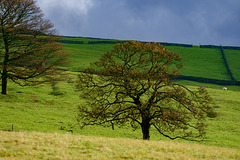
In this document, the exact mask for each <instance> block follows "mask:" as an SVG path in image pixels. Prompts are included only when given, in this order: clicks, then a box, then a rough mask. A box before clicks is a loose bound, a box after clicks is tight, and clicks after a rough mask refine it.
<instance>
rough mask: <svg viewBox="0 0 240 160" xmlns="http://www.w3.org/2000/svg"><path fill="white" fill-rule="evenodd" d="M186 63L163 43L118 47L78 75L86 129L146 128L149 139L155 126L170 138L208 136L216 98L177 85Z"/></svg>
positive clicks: (82, 123)
mask: <svg viewBox="0 0 240 160" xmlns="http://www.w3.org/2000/svg"><path fill="white" fill-rule="evenodd" d="M181 59H182V58H181V56H180V55H179V54H177V53H174V52H171V51H169V50H168V49H166V48H165V47H164V46H162V45H160V44H159V43H143V42H137V41H129V42H126V43H119V44H116V45H115V46H114V47H113V50H112V51H110V52H107V53H105V54H104V55H103V56H102V57H101V58H100V59H99V61H97V62H95V63H93V64H91V67H89V68H88V69H86V70H85V71H84V73H80V74H79V76H78V83H77V86H76V87H77V89H78V90H79V91H80V93H81V98H82V99H83V100H84V101H83V102H82V104H81V105H80V106H79V107H78V108H79V112H78V116H77V119H78V122H79V124H80V126H81V127H84V126H86V125H104V126H109V127H114V125H120V126H121V125H131V126H132V127H133V128H134V129H136V128H137V127H141V129H142V134H143V139H147V140H148V139H150V127H151V126H152V127H153V128H155V129H156V130H157V131H158V132H159V133H160V134H161V135H163V136H166V137H168V138H170V139H176V138H182V139H188V140H196V139H198V138H201V137H204V135H205V129H206V125H205V118H206V115H207V114H212V113H214V112H213V109H212V107H211V106H210V104H209V102H210V101H211V98H210V96H209V94H208V93H207V91H206V90H205V89H204V88H199V89H198V90H196V91H191V90H190V89H188V88H187V87H185V86H182V85H179V84H174V83H173V82H172V81H171V79H170V76H173V77H176V76H178V75H179V69H180V68H181V67H182V63H181Z"/></svg>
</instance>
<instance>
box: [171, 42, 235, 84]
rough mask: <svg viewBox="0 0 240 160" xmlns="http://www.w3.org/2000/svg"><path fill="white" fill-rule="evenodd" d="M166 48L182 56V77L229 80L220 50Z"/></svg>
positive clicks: (196, 47) (195, 47)
mask: <svg viewBox="0 0 240 160" xmlns="http://www.w3.org/2000/svg"><path fill="white" fill-rule="evenodd" d="M167 48H168V49H169V50H172V51H174V52H177V53H180V54H181V55H182V57H183V64H184V67H183V69H182V71H181V73H182V75H185V76H196V77H204V78H212V79H220V80H231V78H230V76H229V75H228V72H227V69H226V66H225V64H224V60H223V58H222V55H221V50H220V49H209V48H199V47H198V46H194V47H192V48H187V47H175V46H168V47H167Z"/></svg>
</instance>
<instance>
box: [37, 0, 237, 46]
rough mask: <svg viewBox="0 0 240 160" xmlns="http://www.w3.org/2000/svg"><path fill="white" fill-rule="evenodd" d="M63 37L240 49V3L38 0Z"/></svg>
mask: <svg viewBox="0 0 240 160" xmlns="http://www.w3.org/2000/svg"><path fill="white" fill-rule="evenodd" d="M37 3H38V5H39V6H40V8H41V9H42V11H43V12H44V14H45V17H46V18H47V19H49V20H50V21H51V22H52V23H53V24H54V26H55V28H56V29H57V30H58V32H59V34H60V35H64V36H84V37H95V38H110V39H120V40H141V41H151V42H152V41H155V42H172V43H187V44H196V45H199V44H215V45H235V46H240V0H38V2H37Z"/></svg>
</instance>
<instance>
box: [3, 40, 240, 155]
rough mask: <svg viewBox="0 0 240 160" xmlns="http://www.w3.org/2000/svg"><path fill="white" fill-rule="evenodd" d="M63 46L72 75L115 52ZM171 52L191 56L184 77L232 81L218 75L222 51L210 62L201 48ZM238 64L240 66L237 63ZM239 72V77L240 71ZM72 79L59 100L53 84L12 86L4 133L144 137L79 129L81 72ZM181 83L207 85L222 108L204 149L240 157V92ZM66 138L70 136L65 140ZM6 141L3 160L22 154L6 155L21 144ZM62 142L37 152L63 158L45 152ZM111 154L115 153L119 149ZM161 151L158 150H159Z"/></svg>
mask: <svg viewBox="0 0 240 160" xmlns="http://www.w3.org/2000/svg"><path fill="white" fill-rule="evenodd" d="M64 45H65V47H66V50H67V51H69V52H71V53H72V57H71V59H70V64H69V68H70V69H71V70H72V71H79V70H82V69H83V68H84V67H86V66H88V65H89V63H90V62H93V61H95V60H97V58H98V57H99V56H100V55H102V54H103V53H104V52H105V51H107V50H109V49H111V47H112V45H111V44H95V45H87V44H84V45H74V44H64ZM170 48H171V47H169V49H170ZM185 49H186V50H185ZM172 50H175V51H176V52H180V53H182V54H183V58H184V57H186V59H187V58H188V59H189V60H186V59H184V61H185V63H186V64H185V68H186V67H188V69H187V68H186V70H185V71H183V72H185V74H191V73H199V74H201V75H205V76H207V78H211V77H215V78H216V77H218V78H219V79H228V77H226V75H224V72H225V71H223V72H222V71H220V72H219V71H218V70H222V69H223V68H222V62H220V61H221V59H220V58H216V60H215V59H214V57H215V56H217V57H218V56H219V55H218V53H217V52H218V51H216V50H212V49H209V50H208V49H206V50H205V51H208V54H206V55H205V56H209V57H208V58H206V57H205V56H204V58H203V57H198V54H200V49H199V48H198V47H195V48H189V49H187V48H182V47H174V48H172ZM194 50H195V51H196V50H198V51H199V52H198V54H197V53H196V54H195V53H194V54H191V53H193V51H194ZM201 51H202V50H201ZM204 53H205V52H204ZM193 58H195V59H196V58H197V63H196V62H194V61H190V60H191V59H193ZM206 61H211V63H212V64H208V63H206ZM215 62H217V65H216V68H214V67H215V65H214V64H213V63H215ZM202 63H205V65H207V66H208V67H205V66H204V65H199V66H198V67H196V66H195V65H196V64H202ZM235 64H237V62H236V63H235ZM188 65H189V66H188ZM190 65H192V66H193V67H190ZM209 66H210V67H209ZM201 68H202V69H201ZM204 68H205V70H204ZM208 68H212V71H213V72H214V73H213V72H210V73H209V72H207V73H206V70H207V69H208ZM203 70H204V71H203ZM215 71H217V73H215ZM235 72H237V70H236V71H235ZM70 74H71V75H70V77H69V79H68V80H67V81H66V82H63V83H61V84H58V85H57V87H58V88H59V90H57V92H60V93H61V94H60V95H57V94H55V95H54V94H51V92H52V91H53V90H52V88H51V86H50V85H41V86H37V87H24V88H23V87H19V86H17V85H15V84H13V83H9V95H7V96H4V95H0V115H1V116H0V130H11V129H12V124H13V127H14V131H27V132H29V131H37V132H48V133H53V132H58V133H66V132H69V131H70V130H73V133H74V134H81V135H88V136H98V137H111V138H131V139H141V137H142V136H141V131H140V130H137V131H135V132H134V131H132V130H131V129H130V128H128V127H125V128H117V129H115V130H114V131H113V130H111V129H110V128H103V127H100V126H92V127H88V128H85V129H84V130H80V129H79V128H78V125H77V124H76V121H75V118H74V116H75V115H76V106H77V104H79V103H81V100H79V98H78V95H77V93H76V92H74V85H75V84H74V82H75V77H76V73H70ZM196 76H198V75H196ZM180 83H182V84H187V85H193V86H199V85H208V86H209V87H210V88H209V89H208V90H209V92H210V93H211V95H212V96H213V97H214V101H215V103H216V106H218V107H217V108H216V110H217V113H218V117H217V118H214V119H208V123H209V128H208V135H207V139H206V140H205V141H203V142H201V143H200V144H205V145H213V146H220V147H227V148H235V149H238V153H239V150H240V145H239V144H240V137H239V133H240V127H239V123H238V122H239V121H240V109H239V104H240V100H239V96H240V87H237V86H227V87H228V90H227V91H223V90H221V88H222V86H218V85H212V84H200V83H196V82H190V81H180ZM193 88H194V87H193ZM3 134H4V135H6V132H1V133H0V135H1V137H2V135H3ZM16 134H17V135H18V133H16ZM25 134H26V135H27V136H29V135H28V134H27V133H19V135H18V136H21V137H25V136H26V135H25ZM7 135H9V136H10V137H11V136H13V137H14V136H16V135H15V133H9V134H7ZM37 135H42V134H40V133H37ZM32 136H33V137H34V136H36V135H35V134H33V135H32ZM42 136H43V137H44V136H46V137H48V138H49V136H50V137H51V136H52V134H50V135H49V134H47V135H45V134H44V135H42ZM64 136H65V135H62V134H61V135H58V136H57V137H64ZM66 136H68V135H66ZM5 137H6V138H7V140H4V141H0V142H1V144H0V156H1V155H2V154H7V155H14V154H17V153H18V152H21V149H22V148H21V145H17V146H15V145H14V147H12V150H11V147H9V148H10V150H9V152H5V151H6V150H8V149H9V148H6V147H4V146H7V147H8V145H9V144H8V142H9V143H10V144H11V143H12V141H14V143H15V142H16V143H17V141H18V140H11V138H10V137H8V136H5ZM37 137H38V138H39V139H41V138H43V137H39V136H37ZM8 138H9V139H8ZM48 138H47V139H48ZM72 138H73V137H72ZM36 139H37V138H36ZM43 139H44V138H43ZM50 139H51V138H50ZM63 139H64V138H63ZM70 139H71V138H70ZM84 139H86V137H84ZM97 139H98V138H97ZM151 139H152V140H167V139H166V138H164V137H162V136H160V135H159V134H158V133H157V132H156V131H155V130H151ZM1 140H2V139H1ZM63 141H64V140H63ZM63 141H61V139H60V140H59V141H58V140H56V139H53V140H51V141H49V142H47V140H44V142H42V143H41V141H40V142H39V143H41V144H43V146H42V147H43V150H42V151H43V153H36V154H40V155H42V156H44V155H45V156H50V157H51V156H52V157H53V156H54V155H58V153H59V156H60V157H61V156H63V154H62V153H60V152H63V151H60V150H58V149H57V148H56V146H55V147H54V148H52V149H50V150H51V151H49V153H48V152H47V150H48V149H46V148H44V146H46V147H47V145H48V144H49V143H52V144H53V145H55V143H58V144H59V143H63ZM96 141H98V140H96ZM104 141H105V140H104ZM121 141H122V140H121ZM126 141H127V142H128V141H129V142H132V140H126ZM45 142H46V143H47V144H46V145H44V143H45ZM127 142H126V143H127ZM181 142H182V141H181ZM6 143H7V144H6ZM26 143H27V142H24V144H26ZM92 143H95V142H92ZM109 143H110V142H109ZM124 143H125V142H124ZM132 143H134V142H132ZM141 143H143V142H141ZM150 143H153V142H150ZM157 143H162V142H157ZM20 144H21V143H20ZM31 144H32V143H31ZM71 144H72V141H70V142H69V144H67V145H71ZM84 144H85V145H86V146H85V147H88V143H84ZM147 144H149V143H147ZM147 144H145V143H144V145H147ZM128 145H129V144H128ZM144 145H143V146H140V145H138V146H139V147H138V148H137V150H136V151H133V152H131V153H129V154H130V155H131V156H137V155H138V154H140V153H139V152H142V151H141V150H144V147H146V146H144ZM149 145H150V144H149ZM157 145H159V144H157ZM166 145H168V144H166ZM2 146H3V148H2V149H1V147H2ZM38 146H41V145H40V144H38V142H36V143H35V142H34V144H33V145H32V146H31V145H30V146H27V147H31V148H32V149H33V151H32V150H30V151H29V153H28V152H27V151H26V152H24V153H26V154H28V155H31V153H30V152H36V150H37V149H36V148H37V147H38ZM50 146H51V145H50ZM90 146H91V145H90ZM120 146H123V148H124V145H122V144H120ZM15 147H16V148H15ZM18 147H20V151H19V148H18ZM205 147H206V146H205ZM205 147H204V148H205ZM23 148H24V147H23ZM70 148H71V147H70ZM80 148H81V147H80ZM180 148H181V146H180ZM190 148H191V147H190ZM60 149H63V150H65V149H64V147H63V148H60ZM205 149H206V150H205ZM205 149H203V152H200V153H199V154H195V157H194V158H196V157H197V158H199V156H200V157H201V156H206V154H205V153H206V151H207V150H208V147H206V148H205ZM76 150H77V151H76ZM76 150H75V149H74V147H72V148H71V149H70V150H67V151H66V152H67V153H66V156H68V155H69V154H71V155H74V154H78V153H75V152H78V151H79V148H76ZM92 150H94V151H92ZM95 150H98V148H95V147H91V151H86V154H87V155H88V153H89V154H92V152H95ZM163 150H164V149H163ZM223 150H225V149H223ZM14 151H16V152H15V153H14ZM24 151H25V150H24ZM225 151H227V150H225ZM46 152H47V153H46ZM104 152H105V151H104ZM112 152H114V150H113V151H112ZM112 152H111V153H112ZM153 152H155V151H153ZM158 152H159V150H158ZM170 152H171V153H169V152H167V153H168V155H169V154H170V155H171V154H175V153H178V149H170ZM220 152H222V151H220ZM55 153H56V154H55ZM63 153H65V152H63ZM106 153H107V152H106ZM118 153H119V155H120V154H126V153H125V152H124V151H123V149H120V150H117V153H114V154H118ZM135 153H136V154H135ZM213 153H214V152H213ZM43 154H44V155H43ZM46 154H47V155H46ZM96 154H97V153H96ZM185 154H187V153H184V155H185ZM193 154H194V153H193ZM80 155H81V156H86V155H85V154H80ZM80 155H79V154H78V156H80ZM110 155H111V154H110ZM140 155H141V154H140ZM5 156H6V155H5ZM143 156H146V155H143ZM148 156H151V155H148ZM191 156H193V155H191ZM17 157H18V156H17ZM210 157H211V156H210ZM222 157H223V155H222ZM236 157H237V158H239V155H237V154H236V153H234V154H233V157H230V158H233V159H234V158H236ZM55 158H56V157H55ZM135 158H136V157H135ZM138 158H139V157H138ZM168 158H169V157H168ZM172 158H173V157H172ZM175 158H176V157H175ZM197 158H196V159H197ZM230 158H229V157H228V158H226V159H230ZM237 158H236V159H237ZM29 159H31V158H29ZM56 159H57V158H56ZM62 159H65V157H63V158H62ZM92 159H94V157H92ZM136 159H137V158H136ZM139 159H140V158H139ZM169 159H171V158H169ZM182 159H188V158H182ZM191 159H192V158H191ZM199 159H200V158H199ZM209 159H211V158H209ZM214 159H215V158H214ZM223 159H224V158H223Z"/></svg>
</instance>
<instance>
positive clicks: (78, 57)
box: [64, 43, 112, 71]
mask: <svg viewBox="0 0 240 160" xmlns="http://www.w3.org/2000/svg"><path fill="white" fill-rule="evenodd" d="M64 47H65V50H66V51H67V52H68V53H70V59H69V64H68V66H67V68H68V69H69V70H70V71H82V70H83V69H84V68H86V67H88V66H89V64H90V63H92V62H95V61H97V60H98V58H100V56H101V55H103V54H104V53H105V52H107V51H108V50H111V49H112V44H67V43H64Z"/></svg>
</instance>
